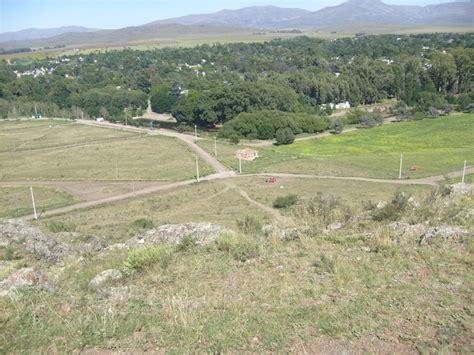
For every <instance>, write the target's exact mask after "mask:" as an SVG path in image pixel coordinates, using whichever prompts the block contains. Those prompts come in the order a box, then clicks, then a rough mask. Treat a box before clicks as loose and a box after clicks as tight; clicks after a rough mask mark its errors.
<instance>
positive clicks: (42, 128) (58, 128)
mask: <svg viewBox="0 0 474 355" xmlns="http://www.w3.org/2000/svg"><path fill="white" fill-rule="evenodd" d="M137 136H138V134H137V133H134V132H126V131H115V130H111V129H104V128H100V127H90V126H85V125H81V124H78V123H73V122H71V121H60V120H44V121H31V120H30V121H12V122H11V123H9V122H7V123H4V122H3V123H1V124H0V153H8V152H18V151H34V150H35V149H43V148H54V147H64V146H69V145H79V144H84V143H93V142H106V141H107V140H120V139H126V138H130V137H137Z"/></svg>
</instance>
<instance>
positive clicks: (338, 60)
mask: <svg viewBox="0 0 474 355" xmlns="http://www.w3.org/2000/svg"><path fill="white" fill-rule="evenodd" d="M473 48H474V40H473V36H472V35H471V34H422V35H411V36H400V35H378V36H357V37H354V38H342V39H334V40H323V39H317V38H310V37H305V36H301V37H297V38H294V39H288V40H281V39H277V40H273V41H269V42H265V43H234V44H225V45H224V44H216V45H201V46H197V47H194V48H163V49H157V50H147V51H138V50H132V49H126V50H120V51H118V50H106V51H102V52H95V53H89V54H76V55H71V56H66V57H60V58H44V59H35V60H32V59H25V58H22V59H16V60H13V61H11V62H10V63H7V62H6V61H1V62H0V116H1V117H15V115H16V116H19V115H27V116H31V115H32V112H31V109H32V107H33V104H34V103H35V104H36V105H37V107H40V110H41V111H43V116H47V115H50V114H55V115H59V114H60V115H63V116H70V117H75V116H76V115H77V114H78V113H79V114H81V115H82V116H84V115H85V116H86V117H91V118H92V117H98V116H103V117H105V118H107V119H110V120H118V121H120V120H125V119H126V118H128V117H134V116H139V115H141V114H142V112H143V111H144V110H145V109H146V107H147V101H148V99H150V101H151V106H152V109H153V110H154V111H155V112H160V113H164V112H166V113H171V114H172V115H173V116H174V117H175V118H176V119H177V120H178V122H179V123H182V124H193V125H194V124H197V125H199V126H202V127H215V126H220V125H223V132H224V133H223V134H226V135H229V134H230V133H228V132H230V131H232V130H233V131H234V132H233V134H234V133H235V134H239V135H240V136H241V137H250V136H252V137H253V136H255V134H256V137H262V136H269V135H270V134H269V133H268V132H273V131H275V132H274V134H276V130H278V129H279V128H277V129H276V130H275V129H274V128H275V127H278V125H279V124H281V122H283V121H284V122H286V123H285V124H286V125H287V127H285V128H289V129H290V130H292V132H293V133H297V131H298V130H302V131H305V130H307V129H309V130H311V129H312V128H311V127H312V126H313V125H314V126H318V125H319V124H320V122H322V121H324V119H323V118H324V117H323V116H324V115H325V113H326V112H325V111H330V109H323V108H322V105H324V104H328V103H338V102H345V101H348V102H349V103H350V104H351V105H352V106H359V105H364V104H373V103H377V102H380V101H381V100H385V99H397V100H398V101H401V102H404V103H405V104H406V105H407V106H408V107H409V108H410V110H412V111H414V112H428V111H429V110H430V109H432V108H436V109H442V108H444V107H446V105H452V106H454V107H458V108H459V109H468V108H469V107H470V106H469V105H471V104H472V103H473V101H474V100H473V80H472V77H473V63H474V49H473ZM41 68H43V69H44V70H43V72H44V71H46V72H47V74H43V75H37V76H36V77H34V76H33V75H27V74H25V73H28V72H29V71H32V70H35V69H36V70H38V69H41ZM39 104H41V105H39ZM28 113H29V114H28ZM311 116H312V117H314V123H313V122H311V123H308V122H306V121H308V120H309V118H308V117H311ZM282 117H285V118H282ZM301 117H304V120H302V119H301ZM234 120H235V121H234ZM290 121H292V122H296V123H295V125H296V126H298V129H295V127H296V126H295V125H294V124H293V123H292V124H290V123H289V122H290ZM302 121H305V122H306V123H304V124H303V123H302ZM366 121H367V122H368V124H373V122H375V121H376V120H375V121H374V120H372V121H371V122H369V121H370V120H366ZM228 122H232V123H228ZM244 122H245V124H243V123H244ZM255 122H256V123H255ZM254 124H256V125H257V126H258V127H257V126H255V127H253V125H254ZM247 125H248V126H249V127H247V128H245V129H244V128H242V130H240V129H237V128H236V127H243V126H247ZM260 125H263V126H264V128H262V127H260ZM270 126H272V129H270ZM229 127H231V128H232V129H231V128H229ZM308 127H309V128H308ZM280 128H281V127H280ZM245 130H247V131H245ZM226 132H227V133H226ZM248 132H250V133H248ZM255 132H257V133H255Z"/></svg>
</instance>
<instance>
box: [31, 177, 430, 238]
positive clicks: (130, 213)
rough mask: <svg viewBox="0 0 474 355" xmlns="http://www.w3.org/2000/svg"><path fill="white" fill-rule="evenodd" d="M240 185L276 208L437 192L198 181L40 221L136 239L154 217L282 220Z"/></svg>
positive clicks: (300, 182)
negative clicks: (282, 201) (321, 199)
mask: <svg viewBox="0 0 474 355" xmlns="http://www.w3.org/2000/svg"><path fill="white" fill-rule="evenodd" d="M239 189H242V190H245V191H246V192H247V194H248V196H249V197H250V199H251V200H253V201H257V202H258V203H261V204H263V205H265V206H267V207H268V208H272V204H273V201H274V200H275V198H277V197H279V196H284V195H286V194H289V193H294V194H297V195H298V197H299V202H300V203H302V202H305V201H306V202H307V201H309V200H310V199H312V198H314V197H316V196H318V194H319V193H322V194H323V195H325V196H327V195H332V196H334V197H336V198H339V199H340V200H341V202H342V203H344V204H346V205H348V206H350V208H352V209H354V210H360V209H362V208H363V204H364V203H365V202H368V201H369V200H370V201H372V202H377V201H380V200H383V201H389V200H391V199H392V198H393V196H394V194H395V192H396V191H398V190H399V189H401V190H402V191H405V192H408V193H411V194H413V195H414V196H416V198H417V199H422V198H424V197H425V196H426V195H427V194H428V193H429V191H431V188H430V187H428V186H403V187H399V186H397V185H393V184H385V183H380V184H374V183H369V182H359V181H358V182H353V181H333V180H318V179H301V178H282V179H277V182H276V183H275V184H267V183H265V178H264V177H260V176H258V177H257V176H255V177H241V178H234V179H230V180H223V181H214V182H212V183H211V182H205V183H201V184H194V185H191V186H189V187H185V188H177V189H174V190H170V191H167V192H164V193H163V192H160V193H156V194H151V195H149V196H146V197H139V198H134V199H131V200H123V201H119V202H115V203H109V204H104V205H101V206H97V207H94V208H89V209H85V210H81V211H75V212H69V213H65V214H61V215H56V216H51V217H45V218H43V219H42V221H41V222H40V223H42V224H43V225H47V223H49V222H50V221H66V222H68V223H73V224H75V225H77V226H78V228H79V229H80V231H81V232H83V233H90V234H94V235H101V236H114V238H119V240H123V239H124V238H127V237H130V234H129V233H130V231H131V230H130V228H129V227H130V225H131V224H132V223H133V221H135V220H137V219H140V218H144V219H148V220H151V221H153V223H154V225H156V226H159V225H162V224H176V223H188V222H214V223H219V224H224V225H227V226H228V227H230V228H235V227H236V221H237V220H238V219H242V218H243V217H245V216H253V217H255V218H258V219H259V220H261V221H263V222H265V223H277V221H275V220H274V218H273V216H272V215H270V214H269V213H268V211H267V210H264V209H262V208H260V207H259V206H258V205H256V204H255V203H252V202H250V201H249V200H247V199H246V198H244V197H243V196H241V195H240V193H239ZM287 212H288V211H287ZM282 213H285V212H282ZM132 232H133V230H132Z"/></svg>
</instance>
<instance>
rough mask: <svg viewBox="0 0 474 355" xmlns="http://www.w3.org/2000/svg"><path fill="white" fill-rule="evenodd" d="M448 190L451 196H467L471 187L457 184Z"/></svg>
mask: <svg viewBox="0 0 474 355" xmlns="http://www.w3.org/2000/svg"><path fill="white" fill-rule="evenodd" d="M450 189H451V191H450V193H451V196H455V197H456V196H462V195H469V194H470V193H471V192H472V185H471V184H463V183H459V184H454V185H451V186H450Z"/></svg>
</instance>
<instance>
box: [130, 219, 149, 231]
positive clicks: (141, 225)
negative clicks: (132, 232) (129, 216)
mask: <svg viewBox="0 0 474 355" xmlns="http://www.w3.org/2000/svg"><path fill="white" fill-rule="evenodd" d="M132 227H133V228H138V229H152V228H153V227H154V224H153V221H151V220H149V219H146V218H140V219H137V220H136V221H134V222H133V223H132Z"/></svg>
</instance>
